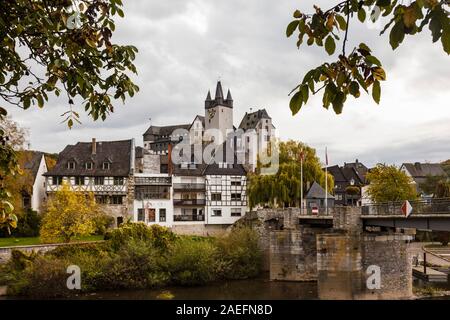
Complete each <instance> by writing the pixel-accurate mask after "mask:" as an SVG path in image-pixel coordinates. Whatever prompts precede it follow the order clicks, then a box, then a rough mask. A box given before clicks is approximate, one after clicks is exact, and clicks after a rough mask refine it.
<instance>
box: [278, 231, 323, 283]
mask: <svg viewBox="0 0 450 320" xmlns="http://www.w3.org/2000/svg"><path fill="white" fill-rule="evenodd" d="M321 231H322V230H320V229H316V228H314V229H313V228H307V227H300V229H299V230H292V229H286V230H279V231H272V232H270V280H285V281H312V280H316V279H317V252H316V234H317V233H318V232H319V233H320V232H321Z"/></svg>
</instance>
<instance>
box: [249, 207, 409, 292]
mask: <svg viewBox="0 0 450 320" xmlns="http://www.w3.org/2000/svg"><path fill="white" fill-rule="evenodd" d="M330 213H331V214H332V216H333V217H332V218H333V228H332V229H331V228H329V227H326V226H322V227H321V226H318V225H314V224H309V225H300V223H301V222H300V221H301V220H302V221H303V223H305V221H306V223H308V222H307V220H306V219H300V218H301V215H300V213H299V210H298V209H296V208H289V209H270V210H260V211H258V212H257V213H255V214H254V216H253V223H252V224H253V225H254V226H255V228H256V229H257V230H258V231H259V233H260V234H261V239H262V240H261V248H262V249H263V251H264V252H265V254H266V258H267V259H266V266H267V267H268V268H269V270H270V279H271V280H284V281H311V280H316V281H317V284H318V292H319V298H321V299H404V298H409V297H411V296H412V260H411V257H410V255H409V253H408V250H407V248H408V242H409V241H410V240H412V236H410V235H405V234H400V233H394V232H393V233H381V232H373V233H372V232H371V233H369V232H365V231H363V224H362V220H361V208H358V207H336V208H333V210H330ZM255 222H256V223H255ZM378 274H379V278H377V276H378ZM377 279H379V281H377Z"/></svg>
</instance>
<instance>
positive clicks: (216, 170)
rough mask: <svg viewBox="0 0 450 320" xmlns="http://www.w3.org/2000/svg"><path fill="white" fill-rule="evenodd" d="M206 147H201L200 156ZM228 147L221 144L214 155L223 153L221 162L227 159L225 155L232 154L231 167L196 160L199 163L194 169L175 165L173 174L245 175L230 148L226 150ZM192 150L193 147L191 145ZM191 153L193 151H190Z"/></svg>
mask: <svg viewBox="0 0 450 320" xmlns="http://www.w3.org/2000/svg"><path fill="white" fill-rule="evenodd" d="M206 146H207V144H204V145H203V146H202V155H203V150H204V148H205V147H206ZM227 146H228V145H226V144H222V145H221V146H219V147H217V148H216V153H218V152H223V157H222V159H223V162H225V161H226V159H227V154H233V163H232V166H231V167H228V166H226V167H221V166H220V165H219V164H218V163H210V164H208V163H204V162H203V158H202V159H196V161H198V162H201V163H197V164H196V165H195V167H194V168H182V167H181V164H176V165H174V166H173V173H174V174H175V175H179V176H204V175H236V176H240V175H246V174H247V171H246V170H245V168H244V166H243V165H242V164H238V163H237V156H236V154H235V153H234V152H233V150H232V149H231V148H227ZM192 148H193V145H192ZM192 152H193V150H192Z"/></svg>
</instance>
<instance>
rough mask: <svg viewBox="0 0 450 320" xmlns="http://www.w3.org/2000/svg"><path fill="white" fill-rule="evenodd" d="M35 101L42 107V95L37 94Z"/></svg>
mask: <svg viewBox="0 0 450 320" xmlns="http://www.w3.org/2000/svg"><path fill="white" fill-rule="evenodd" d="M37 101H38V107H39V108H43V107H44V98H43V97H42V95H38V96H37Z"/></svg>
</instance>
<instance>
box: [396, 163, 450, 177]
mask: <svg viewBox="0 0 450 320" xmlns="http://www.w3.org/2000/svg"><path fill="white" fill-rule="evenodd" d="M402 166H404V167H405V168H406V170H408V172H409V173H410V174H411V176H412V177H414V178H424V177H426V176H446V175H447V174H446V172H445V171H444V169H443V168H442V166H441V165H440V164H439V163H419V162H416V163H404V164H403V165H402Z"/></svg>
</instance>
